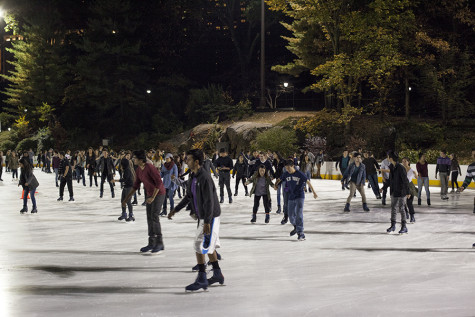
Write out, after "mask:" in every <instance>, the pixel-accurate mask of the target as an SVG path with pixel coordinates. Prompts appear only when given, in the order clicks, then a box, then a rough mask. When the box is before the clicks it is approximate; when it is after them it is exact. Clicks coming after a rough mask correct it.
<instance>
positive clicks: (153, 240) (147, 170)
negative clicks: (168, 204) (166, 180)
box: [122, 150, 166, 254]
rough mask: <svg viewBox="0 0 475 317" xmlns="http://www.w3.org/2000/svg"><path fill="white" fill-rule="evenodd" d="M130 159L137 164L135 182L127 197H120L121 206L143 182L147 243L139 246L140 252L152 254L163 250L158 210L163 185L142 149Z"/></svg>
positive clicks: (124, 204) (163, 196)
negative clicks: (141, 246)
mask: <svg viewBox="0 0 475 317" xmlns="http://www.w3.org/2000/svg"><path fill="white" fill-rule="evenodd" d="M132 159H133V160H134V165H137V166H138V167H137V169H136V170H135V182H134V186H133V187H132V190H131V191H130V192H129V194H128V195H127V197H125V198H124V199H122V207H125V206H126V205H127V201H129V200H130V198H132V196H133V195H134V193H135V191H137V190H138V189H139V188H140V184H141V183H143V184H144V188H145V195H146V197H145V202H146V210H147V225H148V244H147V245H146V246H145V247H143V248H141V249H140V252H149V251H151V252H152V253H154V254H158V253H160V252H162V251H163V250H165V246H164V244H163V238H162V228H161V226H160V210H161V209H162V206H163V202H164V200H165V192H166V191H165V186H163V182H162V178H161V177H160V173H159V172H158V170H157V169H156V168H155V166H153V164H152V163H150V162H148V161H147V156H146V154H145V151H144V150H140V151H135V152H134V156H133V158H132Z"/></svg>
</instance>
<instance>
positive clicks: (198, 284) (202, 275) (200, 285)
mask: <svg viewBox="0 0 475 317" xmlns="http://www.w3.org/2000/svg"><path fill="white" fill-rule="evenodd" d="M223 282H224V278H223ZM207 288H208V280H207V279H206V272H198V276H197V277H196V280H195V282H194V283H193V284H190V285H188V286H187V287H186V288H185V290H186V291H190V292H193V291H198V290H200V289H204V290H206V289H207Z"/></svg>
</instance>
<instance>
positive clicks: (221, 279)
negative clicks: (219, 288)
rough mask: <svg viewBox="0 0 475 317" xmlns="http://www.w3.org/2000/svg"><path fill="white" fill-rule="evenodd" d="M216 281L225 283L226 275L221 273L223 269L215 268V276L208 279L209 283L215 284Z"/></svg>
mask: <svg viewBox="0 0 475 317" xmlns="http://www.w3.org/2000/svg"><path fill="white" fill-rule="evenodd" d="M215 283H219V284H221V285H223V284H224V276H223V273H221V269H213V276H211V278H209V279H208V285H213V284H215Z"/></svg>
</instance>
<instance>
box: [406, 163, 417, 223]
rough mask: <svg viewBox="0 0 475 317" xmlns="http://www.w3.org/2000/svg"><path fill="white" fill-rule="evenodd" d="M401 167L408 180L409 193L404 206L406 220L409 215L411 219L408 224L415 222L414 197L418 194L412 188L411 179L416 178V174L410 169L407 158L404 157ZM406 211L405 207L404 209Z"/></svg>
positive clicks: (413, 187) (414, 187) (414, 188)
mask: <svg viewBox="0 0 475 317" xmlns="http://www.w3.org/2000/svg"><path fill="white" fill-rule="evenodd" d="M402 165H403V166H404V168H405V169H406V175H407V180H408V182H409V183H408V185H409V193H410V195H411V196H410V197H408V198H407V199H406V206H407V209H408V211H407V210H406V219H407V218H409V215H410V217H411V220H410V223H414V222H416V218H415V211H414V205H413V202H414V197H415V196H416V195H417V194H418V193H417V189H416V186H414V183H413V182H412V179H413V178H417V173H416V171H414V170H413V169H412V168H411V162H410V161H409V158H407V157H405V158H403V159H402ZM404 209H406V207H404Z"/></svg>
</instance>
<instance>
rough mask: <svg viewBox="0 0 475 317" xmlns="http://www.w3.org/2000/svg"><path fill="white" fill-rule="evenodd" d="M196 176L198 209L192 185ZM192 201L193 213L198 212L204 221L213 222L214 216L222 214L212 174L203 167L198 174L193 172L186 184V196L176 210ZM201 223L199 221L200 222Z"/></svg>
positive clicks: (199, 217)
mask: <svg viewBox="0 0 475 317" xmlns="http://www.w3.org/2000/svg"><path fill="white" fill-rule="evenodd" d="M195 177H196V181H197V182H196V205H197V206H198V211H196V209H195V204H194V199H193V193H192V191H191V187H192V184H193V178H195ZM189 203H191V204H190V205H191V213H192V214H196V215H197V216H198V219H200V220H201V219H202V220H204V223H208V224H209V223H211V221H212V220H213V218H215V217H219V216H220V215H221V207H220V206H219V200H218V194H217V193H216V186H215V185H214V182H213V180H212V179H211V174H210V173H207V172H206V171H205V170H204V169H203V167H202V168H200V169H199V170H198V172H197V173H196V175H195V174H194V173H191V176H190V179H189V180H188V181H187V184H186V196H185V197H183V199H182V200H181V202H180V203H179V204H178V205H177V206H176V207H175V211H176V212H178V211H180V210H181V209H183V207H185V206H187V205H188V204H189ZM198 223H199V222H198Z"/></svg>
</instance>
